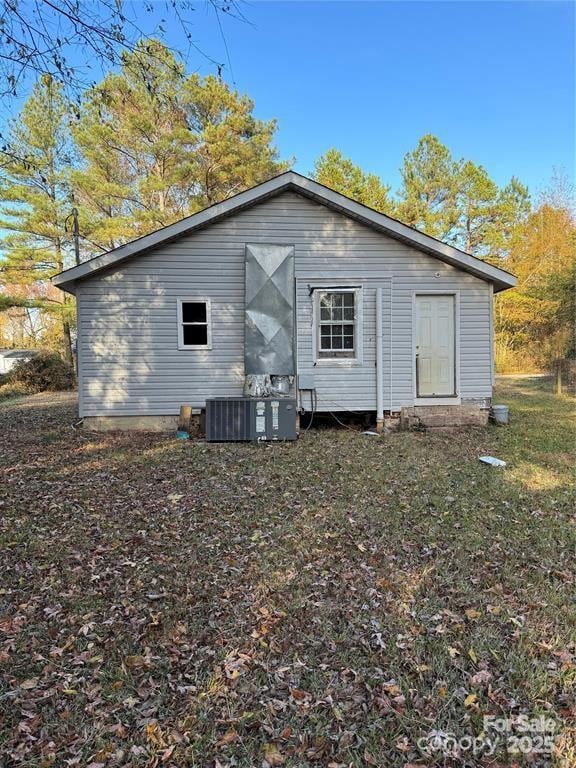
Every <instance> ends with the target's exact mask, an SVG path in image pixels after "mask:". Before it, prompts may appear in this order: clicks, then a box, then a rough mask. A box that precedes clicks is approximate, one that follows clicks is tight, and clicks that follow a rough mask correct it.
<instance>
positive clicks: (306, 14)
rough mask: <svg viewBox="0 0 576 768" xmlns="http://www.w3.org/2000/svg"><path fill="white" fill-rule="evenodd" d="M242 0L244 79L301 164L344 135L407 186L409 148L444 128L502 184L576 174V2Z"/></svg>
mask: <svg viewBox="0 0 576 768" xmlns="http://www.w3.org/2000/svg"><path fill="white" fill-rule="evenodd" d="M242 8H243V10H244V12H245V14H246V16H247V17H248V19H249V21H250V24H242V23H237V22H235V21H234V20H233V19H224V21H225V23H224V25H223V30H224V36H225V39H226V42H227V46H228V50H229V53H230V60H231V64H232V72H233V75H234V81H235V83H236V85H237V87H238V88H239V89H240V90H241V91H244V92H246V93H248V94H249V95H250V96H251V97H252V98H253V99H254V101H255V104H256V112H257V114H258V115H259V116H261V117H265V118H268V117H276V118H277V119H278V123H279V131H278V137H277V144H278V147H279V149H280V151H281V153H282V155H283V156H295V157H296V165H295V168H296V170H299V171H301V172H303V173H307V172H309V171H310V170H311V168H312V166H313V162H314V159H315V158H316V157H318V155H320V154H321V153H323V152H325V151H326V150H327V149H328V148H329V147H331V146H334V147H337V148H338V149H340V150H341V151H342V152H344V153H345V154H347V155H349V156H350V157H352V159H353V160H354V161H355V162H357V163H359V164H360V165H361V166H362V167H364V168H365V169H366V170H370V171H373V172H375V173H378V174H379V175H381V176H382V177H383V179H384V180H385V181H386V182H388V183H391V184H392V185H393V187H394V188H395V187H396V186H397V185H398V183H399V174H398V167H399V165H400V163H401V160H402V157H403V155H404V153H405V152H407V151H409V150H410V149H411V148H413V147H414V146H415V144H416V142H417V140H418V138H419V137H420V136H422V135H423V134H425V133H434V134H436V135H437V136H438V137H439V138H440V139H441V140H442V141H443V142H444V143H445V144H447V145H448V146H449V148H450V149H451V151H452V152H453V154H454V155H455V156H457V157H460V156H465V157H467V158H470V159H472V160H474V161H475V162H477V163H481V164H482V165H484V166H485V167H486V168H487V170H488V171H489V173H490V174H491V175H492V176H493V178H494V179H495V180H496V181H497V182H498V183H501V184H503V183H506V181H507V180H508V179H509V178H510V176H512V175H516V176H518V177H519V178H520V179H522V180H523V181H524V182H525V183H527V184H528V185H529V186H530V188H531V190H532V191H537V190H538V189H541V188H542V187H543V186H545V185H546V184H547V183H548V181H549V179H550V177H551V175H552V170H553V168H554V167H557V168H559V169H564V171H566V172H567V173H569V174H570V175H572V174H573V169H574V164H575V157H574V135H575V122H574V113H575V103H574V99H575V96H574V92H575V85H574V71H575V62H574V34H575V32H574V30H575V14H574V5H573V4H571V3H555V2H531V3H524V2H504V3H500V2H480V3H476V2H401V3H397V2H353V3H349V2H315V3H312V2H289V3H287V2H254V3H245V4H243V5H242ZM197 13H198V16H197V18H198V22H197V28H198V32H199V39H200V40H201V43H202V45H203V47H204V49H205V50H207V51H209V52H210V54H211V55H212V56H214V57H215V58H218V59H222V60H223V61H224V60H226V52H225V49H224V45H223V42H222V38H221V37H220V35H219V30H218V28H217V26H216V25H215V24H214V19H213V15H212V14H210V13H206V12H204V11H197ZM192 60H196V61H197V59H196V58H195V57H192V58H191V61H192ZM208 69H209V67H206V66H205V65H204V64H201V65H200V71H207V70H208ZM227 78H228V79H230V72H229V71H228V72H227Z"/></svg>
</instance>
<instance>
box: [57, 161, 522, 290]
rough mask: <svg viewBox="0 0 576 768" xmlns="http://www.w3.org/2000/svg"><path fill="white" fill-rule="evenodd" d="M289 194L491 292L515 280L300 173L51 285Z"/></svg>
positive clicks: (70, 283)
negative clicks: (382, 235)
mask: <svg viewBox="0 0 576 768" xmlns="http://www.w3.org/2000/svg"><path fill="white" fill-rule="evenodd" d="M290 190H291V191H294V192H297V193H298V194H302V195H304V196H306V197H309V198H311V199H313V200H316V201H317V202H319V203H321V204H323V205H327V206H328V207H330V208H333V209H335V210H338V211H340V212H341V213H343V214H344V215H346V216H349V217H351V218H354V219H356V220H357V221H360V222H362V223H363V224H366V225H367V226H369V227H372V228H373V229H377V230H378V231H380V232H383V233H385V234H387V235H389V236H390V237H393V238H395V239H397V240H401V241H402V242H404V243H406V244H407V245H409V246H411V247H413V248H417V249H418V250H421V251H424V252H425V253H429V254H430V255H432V256H434V257H436V258H438V259H441V260H442V261H444V262H446V263H447V264H450V265H452V266H454V267H457V268H458V269H462V270H464V271H466V272H469V273H470V274H473V275H475V276H476V277H479V278H480V279H482V280H487V281H489V282H491V283H492V284H493V286H494V291H495V292H498V291H503V290H506V289H507V288H512V287H514V286H515V285H516V278H515V277H514V275H511V274H510V273H508V272H506V271H505V270H502V269H499V268H498V267H495V266H493V265H492V264H489V263H487V262H484V261H481V260H480V259H477V258H475V257H474V256H471V255H470V254H468V253H465V252H464V251H460V250H458V249H457V248H454V247H452V246H450V245H447V244H446V243H443V242H441V241H440V240H436V239H434V238H433V237H430V236H429V235H425V234H424V233H423V232H419V231H418V230H416V229H412V228H411V227H408V226H406V225H405V224H402V223H401V222H399V221H396V220H395V219H392V218H390V217H389V216H386V215H384V214H382V213H378V212H377V211H374V210H372V209H371V208H367V207H366V206H364V205H362V204H361V203H357V202H356V201H354V200H350V199H349V198H347V197H345V196H344V195H341V194H339V193H338V192H334V191H333V190H331V189H328V188H327V187H323V186H322V185H321V184H318V182H316V181H313V180H312V179H308V178H306V177H305V176H300V174H297V173H295V172H294V171H288V172H287V173H284V174H282V175H280V176H276V177H275V178H273V179H270V180H269V181H265V182H263V183H262V184H259V185H258V186H257V187H253V188H252V189H248V190H246V191H245V192H241V193H239V194H238V195H235V196H234V197H232V198H229V199H228V200H224V201H223V202H221V203H217V204H216V205H213V206H211V207H210V208H206V209H204V210H203V211H200V212H199V213H196V214H193V215H192V216H189V217H187V218H186V219H183V220H182V221H179V222H176V223H175V224H171V225H169V226H168V227H165V228H164V229H162V230H158V231H157V232H152V233H151V234H149V235H145V236H143V237H141V238H139V239H137V240H133V241H132V242H130V243H127V244H126V245H122V246H120V247H119V248H116V249H115V250H113V251H108V252H107V253H103V254H101V255H99V256H96V257H95V258H93V259H90V260H89V261H86V262H84V263H82V264H80V265H78V266H76V267H72V268H71V269H68V270H65V271H64V272H61V273H60V274H59V275H55V276H54V277H53V278H52V281H53V283H54V285H57V286H58V287H59V288H61V289H62V290H64V291H68V292H69V293H75V292H76V285H77V282H78V281H79V280H82V279H84V278H86V277H89V276H90V275H92V274H94V273H95V272H100V271H101V270H104V269H107V268H110V267H113V266H119V265H120V264H121V263H123V262H124V261H126V260H127V259H130V258H132V257H133V256H136V255H139V254H143V253H146V252H147V251H150V250H153V249H154V248H157V247H158V246H159V245H161V244H165V243H169V242H171V241H173V240H176V239H178V238H180V237H182V236H183V235H186V234H189V233H190V232H193V231H195V230H198V229H202V228H203V227H206V226H208V225H210V224H212V223H215V222H217V221H219V220H220V219H222V218H225V217H226V216H229V215H231V214H232V213H236V212H238V211H241V210H243V209H244V208H248V207H251V206H253V205H256V204H257V203H259V202H262V201H263V200H265V199H267V198H269V197H272V196H274V195H277V194H279V193H280V192H284V191H290Z"/></svg>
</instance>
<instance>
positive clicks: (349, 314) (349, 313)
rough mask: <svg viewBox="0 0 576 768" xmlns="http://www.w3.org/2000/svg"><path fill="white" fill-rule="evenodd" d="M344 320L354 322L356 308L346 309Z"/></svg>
mask: <svg viewBox="0 0 576 768" xmlns="http://www.w3.org/2000/svg"><path fill="white" fill-rule="evenodd" d="M344 320H354V307H344Z"/></svg>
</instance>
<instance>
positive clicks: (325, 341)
mask: <svg viewBox="0 0 576 768" xmlns="http://www.w3.org/2000/svg"><path fill="white" fill-rule="evenodd" d="M320 348H321V349H330V339H329V338H328V337H326V336H322V338H321V339H320Z"/></svg>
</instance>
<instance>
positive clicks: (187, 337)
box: [182, 325, 208, 346]
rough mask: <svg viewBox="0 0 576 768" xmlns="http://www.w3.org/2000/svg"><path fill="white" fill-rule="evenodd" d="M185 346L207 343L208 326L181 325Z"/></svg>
mask: <svg viewBox="0 0 576 768" xmlns="http://www.w3.org/2000/svg"><path fill="white" fill-rule="evenodd" d="M182 331H183V335H184V344H185V346H198V345H205V344H208V326H206V325H183V326H182Z"/></svg>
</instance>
